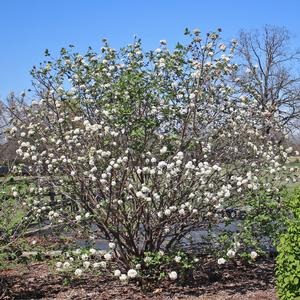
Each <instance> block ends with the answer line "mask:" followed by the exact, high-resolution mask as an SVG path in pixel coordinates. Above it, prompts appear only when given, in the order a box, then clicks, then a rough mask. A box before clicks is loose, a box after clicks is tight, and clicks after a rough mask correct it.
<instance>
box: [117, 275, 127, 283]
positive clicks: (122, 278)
mask: <svg viewBox="0 0 300 300" xmlns="http://www.w3.org/2000/svg"><path fill="white" fill-rule="evenodd" d="M119 279H120V280H121V281H126V280H127V275H126V274H122V275H121V276H120V277H119Z"/></svg>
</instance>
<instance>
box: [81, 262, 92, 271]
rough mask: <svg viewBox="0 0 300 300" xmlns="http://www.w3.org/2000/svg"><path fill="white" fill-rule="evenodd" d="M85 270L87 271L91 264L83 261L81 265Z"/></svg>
mask: <svg viewBox="0 0 300 300" xmlns="http://www.w3.org/2000/svg"><path fill="white" fill-rule="evenodd" d="M82 265H83V266H84V267H85V268H86V269H88V268H89V267H90V265H91V263H90V262H89V261H84V262H83V264H82Z"/></svg>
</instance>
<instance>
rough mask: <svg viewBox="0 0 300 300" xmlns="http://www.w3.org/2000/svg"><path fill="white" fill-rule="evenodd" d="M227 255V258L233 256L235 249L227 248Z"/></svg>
mask: <svg viewBox="0 0 300 300" xmlns="http://www.w3.org/2000/svg"><path fill="white" fill-rule="evenodd" d="M227 256H228V257H229V258H233V257H235V251H234V250H232V249H229V250H228V251H227Z"/></svg>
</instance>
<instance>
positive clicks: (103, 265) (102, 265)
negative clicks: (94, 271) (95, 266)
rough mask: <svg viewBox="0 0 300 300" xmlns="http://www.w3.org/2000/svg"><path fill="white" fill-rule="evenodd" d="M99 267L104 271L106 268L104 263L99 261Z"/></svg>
mask: <svg viewBox="0 0 300 300" xmlns="http://www.w3.org/2000/svg"><path fill="white" fill-rule="evenodd" d="M99 265H100V267H101V268H103V269H105V268H106V267H107V264H106V261H100V263H99Z"/></svg>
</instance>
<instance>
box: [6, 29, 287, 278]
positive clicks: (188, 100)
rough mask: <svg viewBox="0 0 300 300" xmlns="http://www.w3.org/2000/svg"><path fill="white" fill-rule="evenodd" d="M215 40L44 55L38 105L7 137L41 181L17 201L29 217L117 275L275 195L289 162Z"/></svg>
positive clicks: (36, 74) (229, 52) (215, 36)
mask: <svg viewBox="0 0 300 300" xmlns="http://www.w3.org/2000/svg"><path fill="white" fill-rule="evenodd" d="M219 34H220V31H217V32H212V33H209V34H207V35H204V36H203V37H202V36H201V34H200V31H199V30H195V31H194V32H193V33H190V32H189V31H187V32H186V35H187V36H189V38H190V39H191V41H190V42H189V43H188V44H187V45H182V44H177V46H176V47H175V49H174V50H173V51H171V50H169V49H168V48H167V42H166V41H165V40H162V41H160V47H159V48H158V49H156V50H154V51H150V52H147V53H144V52H143V50H142V46H141V41H140V40H138V39H137V40H135V41H134V43H133V44H130V45H128V46H127V47H125V48H123V49H121V50H120V51H116V50H115V49H113V48H111V47H110V46H109V44H108V42H107V41H106V40H104V46H103V47H102V48H101V54H97V53H95V52H93V51H92V49H89V50H88V52H87V53H86V54H85V55H83V56H82V55H80V54H78V53H76V52H74V51H73V49H72V48H73V46H70V49H69V50H67V49H64V48H63V49H62V50H61V55H60V57H59V58H58V59H53V58H51V56H50V54H49V52H48V51H46V56H47V58H49V60H48V61H45V63H44V64H41V67H40V68H36V67H34V68H33V70H32V75H33V78H34V80H35V81H34V87H35V89H36V93H37V94H36V97H37V99H36V100H34V101H32V103H31V104H30V105H28V106H27V107H25V108H24V112H23V113H22V114H21V115H22V118H20V119H19V120H16V122H15V127H13V128H11V129H10V134H11V135H17V136H19V137H20V140H19V149H18V150H17V154H18V155H19V156H20V158H21V159H22V160H23V161H24V163H25V164H26V165H28V166H29V169H30V172H32V173H33V174H35V175H36V176H38V177H40V178H41V180H39V181H38V182H37V185H36V188H35V191H34V192H35V194H36V197H35V198H30V197H29V198H28V199H27V200H26V199H23V202H26V203H25V204H24V207H26V208H27V209H29V210H30V211H32V214H31V217H34V218H36V219H37V220H40V222H43V221H45V220H47V221H50V222H51V223H52V224H57V223H58V224H64V225H65V226H69V227H71V228H73V229H77V230H80V232H82V233H83V232H84V231H86V232H87V234H88V235H89V236H92V237H93V238H104V239H106V240H107V241H111V242H113V243H114V244H115V247H114V248H113V249H112V250H111V255H113V257H114V260H115V261H116V263H119V264H120V266H122V267H123V268H124V269H125V270H126V274H127V272H129V270H130V269H132V267H133V266H132V260H133V259H135V258H145V255H146V253H147V252H151V253H158V252H159V251H160V250H163V251H165V252H166V253H168V252H170V251H172V249H174V248H175V247H176V246H177V245H178V243H179V242H180V241H181V240H182V239H184V238H185V237H186V235H187V234H188V233H190V232H192V231H193V230H198V229H199V228H202V229H206V228H209V227H210V228H211V225H212V224H218V223H220V222H223V221H224V220H225V217H224V216H222V213H221V212H222V210H223V209H226V208H227V207H236V208H243V207H245V206H247V201H248V199H250V198H251V197H253V196H254V195H257V194H258V193H260V192H261V191H262V190H263V191H266V192H267V193H268V194H269V195H273V194H274V193H278V191H279V190H280V189H281V186H282V185H283V183H284V182H283V181H284V180H285V174H286V172H285V171H286V167H285V166H284V163H285V161H286V159H287V157H288V153H290V152H291V151H292V150H291V149H290V148H288V149H286V148H285V147H284V146H282V145H279V144H278V143H277V135H280V136H281V129H280V128H278V126H277V124H276V120H273V119H266V118H265V116H264V115H263V114H262V113H261V112H260V108H259V107H258V105H257V102H256V101H255V100H250V99H248V98H247V97H246V96H244V95H242V94H239V93H238V91H237V90H236V89H235V85H234V84H233V83H232V81H231V78H232V74H233V73H234V72H236V71H237V69H238V65H237V64H236V63H234V62H232V59H233V54H234V49H235V47H236V41H234V40H233V41H232V42H231V44H230V45H228V46H227V45H225V44H224V43H222V41H221V39H220V37H219ZM266 124H268V126H271V128H272V131H270V132H269V133H268V134H266V130H264V128H265V127H264V126H266ZM283 178H284V180H283ZM292 179H293V178H292V176H291V180H292ZM42 181H43V182H44V183H42ZM49 191H54V192H55V193H56V194H60V195H61V197H60V198H58V200H56V201H53V199H52V200H49V198H47V197H44V196H43V195H44V194H45V193H48V192H49ZM171 272H175V271H172V270H171ZM76 273H77V274H79V273H80V271H78V270H77V271H76ZM131 273H132V274H133V272H131ZM124 274H125V273H124ZM120 276H121V277H122V278H123V279H125V276H123V275H120ZM126 276H129V275H128V274H127V275H126ZM169 277H170V278H171V279H175V277H177V273H176V276H175V273H170V275H169Z"/></svg>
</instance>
